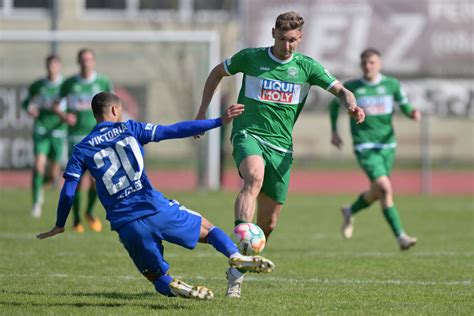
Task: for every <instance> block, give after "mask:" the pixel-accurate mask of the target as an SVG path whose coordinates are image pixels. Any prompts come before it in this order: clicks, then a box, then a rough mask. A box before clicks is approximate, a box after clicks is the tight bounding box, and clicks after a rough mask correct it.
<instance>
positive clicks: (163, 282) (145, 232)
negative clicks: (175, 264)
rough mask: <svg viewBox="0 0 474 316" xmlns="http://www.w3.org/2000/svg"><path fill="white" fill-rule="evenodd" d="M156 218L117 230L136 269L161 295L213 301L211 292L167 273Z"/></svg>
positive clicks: (131, 223)
mask: <svg viewBox="0 0 474 316" xmlns="http://www.w3.org/2000/svg"><path fill="white" fill-rule="evenodd" d="M157 215H158V214H157ZM157 215H151V216H148V217H145V218H141V219H138V220H135V221H132V222H130V223H128V224H126V225H124V226H123V227H121V228H120V229H119V230H118V231H117V233H118V234H119V237H120V240H121V242H122V244H123V245H124V247H125V249H127V251H128V253H129V255H130V258H132V260H133V262H134V263H135V266H136V267H137V268H138V270H139V271H140V272H141V273H142V274H143V275H144V276H145V277H146V278H147V279H148V280H149V281H150V282H151V283H153V285H154V287H155V289H156V291H157V292H158V293H160V294H162V295H165V296H170V297H174V296H178V297H183V298H195V299H210V298H212V297H213V294H212V292H211V291H209V289H207V288H205V287H201V286H190V285H189V284H186V283H185V282H183V281H181V280H178V279H176V278H173V277H172V276H171V275H170V274H169V273H168V272H169V267H170V266H169V264H168V262H166V261H165V259H164V257H163V250H164V249H163V244H162V242H161V238H160V236H159V233H160V232H159V231H157V230H155V229H154V225H155V224H154V222H155V221H156V219H154V218H153V217H155V216H157Z"/></svg>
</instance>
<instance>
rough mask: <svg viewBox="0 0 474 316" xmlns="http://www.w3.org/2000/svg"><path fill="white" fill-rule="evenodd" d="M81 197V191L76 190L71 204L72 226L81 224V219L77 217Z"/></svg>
mask: <svg viewBox="0 0 474 316" xmlns="http://www.w3.org/2000/svg"><path fill="white" fill-rule="evenodd" d="M81 197H82V191H81V190H77V191H76V195H75V196H74V201H73V203H72V215H73V217H74V225H76V224H79V223H80V222H81V217H80V215H79V211H80V210H81Z"/></svg>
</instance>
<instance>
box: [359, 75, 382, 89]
mask: <svg viewBox="0 0 474 316" xmlns="http://www.w3.org/2000/svg"><path fill="white" fill-rule="evenodd" d="M382 78H383V75H382V74H381V73H379V74H378V75H377V78H376V79H375V81H368V80H366V79H364V77H361V78H360V81H362V82H363V83H364V84H366V85H368V86H376V85H378V84H379V83H381V82H382Z"/></svg>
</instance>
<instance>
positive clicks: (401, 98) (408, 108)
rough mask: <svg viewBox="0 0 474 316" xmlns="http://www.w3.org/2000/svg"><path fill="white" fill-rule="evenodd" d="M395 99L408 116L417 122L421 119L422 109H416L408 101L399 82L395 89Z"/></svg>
mask: <svg viewBox="0 0 474 316" xmlns="http://www.w3.org/2000/svg"><path fill="white" fill-rule="evenodd" d="M394 99H395V101H396V102H397V103H398V104H399V106H400V109H401V110H402V112H403V114H405V116H406V117H409V118H411V119H412V120H414V121H417V122H419V121H420V120H421V112H420V110H417V109H414V108H413V106H412V105H411V104H410V103H409V102H408V98H407V96H406V93H405V91H404V90H403V88H402V87H401V86H400V83H399V82H397V89H396V91H395V95H394Z"/></svg>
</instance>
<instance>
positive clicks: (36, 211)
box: [31, 203, 41, 218]
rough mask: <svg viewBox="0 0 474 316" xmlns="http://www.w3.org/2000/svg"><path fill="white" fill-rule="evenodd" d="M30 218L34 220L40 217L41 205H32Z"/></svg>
mask: <svg viewBox="0 0 474 316" xmlns="http://www.w3.org/2000/svg"><path fill="white" fill-rule="evenodd" d="M31 216H33V217H34V218H40V217H41V204H40V203H35V205H33V208H32V209H31Z"/></svg>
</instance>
